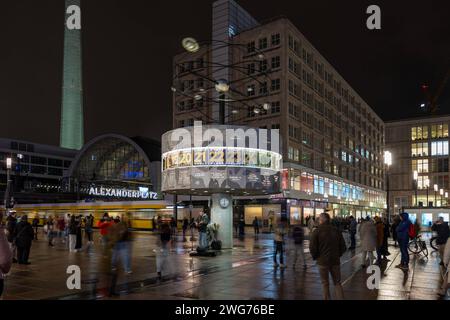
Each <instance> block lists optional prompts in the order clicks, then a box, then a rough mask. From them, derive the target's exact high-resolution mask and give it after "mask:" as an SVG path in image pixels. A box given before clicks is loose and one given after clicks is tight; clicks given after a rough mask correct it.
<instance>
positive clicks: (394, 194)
mask: <svg viewBox="0 0 450 320" xmlns="http://www.w3.org/2000/svg"><path fill="white" fill-rule="evenodd" d="M449 125H450V116H429V117H422V118H412V119H405V120H398V121H388V122H386V150H389V151H390V152H391V153H392V166H391V167H390V168H389V177H390V180H389V198H390V199H389V200H390V201H389V203H390V209H391V210H392V211H393V212H395V211H397V212H398V211H399V210H401V209H402V208H405V207H417V206H418V207H428V208H431V207H442V206H447V200H448V199H447V198H446V197H445V195H446V194H445V193H446V192H448V191H449V174H450V172H449V146H448V145H449V135H448V128H449ZM415 172H416V173H415ZM435 185H436V190H437V191H435ZM441 189H442V190H443V191H442V192H443V195H441Z"/></svg>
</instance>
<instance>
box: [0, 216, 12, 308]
mask: <svg viewBox="0 0 450 320" xmlns="http://www.w3.org/2000/svg"><path fill="white" fill-rule="evenodd" d="M2 220H3V214H2V213H1V212H0V299H1V297H2V295H3V290H4V288H5V275H6V274H8V273H9V270H10V269H11V265H12V259H13V255H12V251H11V247H10V245H9V241H8V239H7V237H6V232H7V230H5V229H4V227H3V224H2Z"/></svg>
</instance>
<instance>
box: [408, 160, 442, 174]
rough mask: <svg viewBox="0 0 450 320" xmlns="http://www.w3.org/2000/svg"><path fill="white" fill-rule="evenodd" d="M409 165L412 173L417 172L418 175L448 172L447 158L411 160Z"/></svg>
mask: <svg viewBox="0 0 450 320" xmlns="http://www.w3.org/2000/svg"><path fill="white" fill-rule="evenodd" d="M411 164H412V171H413V172H414V171H417V172H418V173H428V172H448V158H437V159H413V160H412V161H411ZM430 164H431V168H430Z"/></svg>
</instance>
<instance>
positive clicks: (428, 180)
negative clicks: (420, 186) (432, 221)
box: [425, 178, 430, 208]
mask: <svg viewBox="0 0 450 320" xmlns="http://www.w3.org/2000/svg"><path fill="white" fill-rule="evenodd" d="M425 188H426V189H427V208H428V205H429V202H428V189H429V188H430V179H428V178H426V179H425Z"/></svg>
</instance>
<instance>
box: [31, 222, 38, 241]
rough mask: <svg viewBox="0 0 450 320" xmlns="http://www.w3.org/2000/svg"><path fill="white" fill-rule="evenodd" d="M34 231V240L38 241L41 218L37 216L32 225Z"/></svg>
mask: <svg viewBox="0 0 450 320" xmlns="http://www.w3.org/2000/svg"><path fill="white" fill-rule="evenodd" d="M31 224H32V226H33V229H34V240H36V241H37V239H38V227H39V217H38V216H35V217H34V219H33V222H32V223H31Z"/></svg>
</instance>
